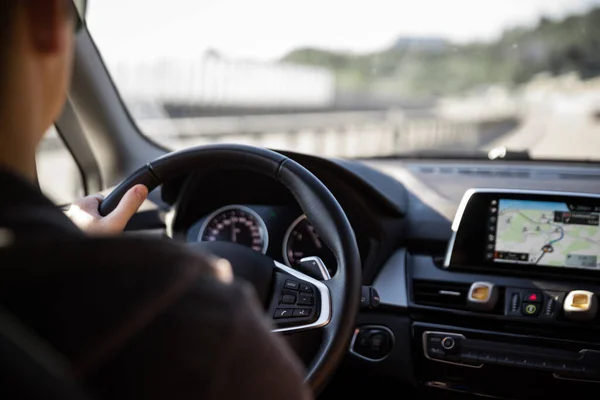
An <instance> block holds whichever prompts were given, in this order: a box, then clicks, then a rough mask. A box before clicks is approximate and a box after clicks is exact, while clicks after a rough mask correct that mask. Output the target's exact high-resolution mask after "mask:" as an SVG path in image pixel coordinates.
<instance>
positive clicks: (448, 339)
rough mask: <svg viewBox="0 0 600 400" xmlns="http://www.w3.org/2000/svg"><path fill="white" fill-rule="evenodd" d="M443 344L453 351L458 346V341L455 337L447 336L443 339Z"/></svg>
mask: <svg viewBox="0 0 600 400" xmlns="http://www.w3.org/2000/svg"><path fill="white" fill-rule="evenodd" d="M441 344H442V347H443V348H444V349H446V350H448V351H451V350H453V349H454V347H455V346H456V341H455V340H454V338H453V337H451V336H446V337H445V338H443V339H442V342H441Z"/></svg>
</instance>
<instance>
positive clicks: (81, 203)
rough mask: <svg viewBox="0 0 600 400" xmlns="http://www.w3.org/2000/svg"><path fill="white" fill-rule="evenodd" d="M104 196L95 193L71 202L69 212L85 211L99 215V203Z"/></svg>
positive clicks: (95, 215)
mask: <svg viewBox="0 0 600 400" xmlns="http://www.w3.org/2000/svg"><path fill="white" fill-rule="evenodd" d="M103 198H104V196H102V195H101V194H99V193H97V194H93V195H90V196H86V197H83V198H81V199H78V200H76V201H74V202H73V203H71V205H70V206H69V208H68V209H67V212H82V211H83V212H85V213H87V214H89V215H92V216H94V217H99V216H100V214H99V212H98V205H99V204H100V202H101V201H102V199H103Z"/></svg>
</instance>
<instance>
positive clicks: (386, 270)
mask: <svg viewBox="0 0 600 400" xmlns="http://www.w3.org/2000/svg"><path fill="white" fill-rule="evenodd" d="M286 155H287V156H289V157H291V158H293V159H295V160H296V161H298V162H300V163H301V164H302V165H304V166H305V167H306V168H308V169H309V170H311V172H313V173H314V174H315V175H316V176H317V177H318V178H319V179H320V180H321V181H322V182H323V183H324V184H325V185H326V186H327V187H328V188H329V189H330V190H331V191H332V193H333V194H334V196H335V197H336V198H337V199H338V201H339V202H340V204H341V205H342V207H343V208H344V210H345V211H346V213H347V215H348V218H349V220H350V222H351V224H352V227H353V229H354V231H355V233H356V237H357V241H358V244H359V248H360V253H361V259H362V262H363V284H364V285H369V286H372V287H373V288H374V289H376V290H377V291H378V292H379V295H380V299H381V303H380V306H379V307H378V308H377V309H374V310H363V311H362V312H361V314H360V315H359V319H358V321H357V331H356V332H357V334H358V335H360V332H361V329H363V328H364V329H366V328H369V329H376V330H377V329H379V328H381V329H379V331H381V332H383V331H386V329H387V330H389V331H390V332H391V333H392V335H393V338H394V340H393V342H394V346H393V347H392V348H391V349H389V354H388V355H386V356H384V357H379V358H378V359H377V361H373V360H369V357H359V356H360V354H358V355H359V356H356V354H357V353H356V352H354V353H351V354H352V355H351V356H350V357H349V359H348V360H347V362H346V364H347V366H348V367H349V368H356V369H357V370H358V371H360V372H358V374H359V376H362V374H363V371H369V372H370V373H371V374H379V373H380V374H382V375H385V376H392V377H394V378H395V379H397V380H398V381H399V382H409V383H411V384H413V385H415V386H416V387H434V388H435V389H446V390H452V391H460V392H466V393H472V394H473V393H475V394H482V395H486V396H498V397H507V398H535V397H548V396H552V395H558V394H564V395H568V394H569V393H572V392H573V391H580V390H585V388H586V387H587V386H588V385H593V383H589V382H590V381H591V382H597V381H600V375H599V374H598V373H597V370H596V367H597V366H598V365H597V361H596V359H595V357H596V354H597V352H600V341H599V340H598V339H597V338H598V337H599V336H598V335H599V334H600V316H598V315H596V316H594V317H593V318H590V317H589V314H588V317H587V318H588V319H586V317H585V316H583V317H582V315H583V314H586V313H585V312H578V311H569V310H568V307H567V309H565V302H567V303H569V304H567V305H571V306H573V308H575V309H577V308H579V309H586V310H587V309H595V310H596V311H598V301H597V296H598V295H600V274H597V273H596V272H595V271H592V269H593V268H592V267H591V264H592V261H591V257H587V258H586V257H579V256H582V255H583V256H586V255H589V254H579V253H580V252H581V249H579V250H572V249H569V250H566V249H565V251H564V252H563V253H564V255H565V258H566V257H568V256H569V254H571V255H575V256H577V257H576V258H577V259H578V260H579V261H577V262H584V263H585V264H586V265H588V264H589V266H587V267H585V268H556V267H542V266H541V265H538V266H537V267H539V270H535V267H536V266H535V265H523V264H518V263H515V265H516V266H515V265H511V264H505V263H499V262H494V263H489V262H488V261H490V260H486V259H485V257H486V250H487V249H488V246H490V245H494V246H496V244H497V243H496V240H494V243H491V242H485V238H486V236H487V235H484V233H487V234H488V235H489V232H491V229H492V227H491V226H490V217H493V216H494V215H492V214H490V210H489V208H490V206H491V205H492V203H491V201H494V200H495V201H498V202H499V201H500V199H503V198H510V197H511V196H514V195H517V194H518V193H519V192H522V191H524V190H542V191H546V192H547V191H555V192H574V193H581V195H580V196H579V197H581V198H589V197H593V196H588V195H589V194H598V192H600V169H598V168H597V166H595V165H586V164H568V163H535V162H514V161H495V162H489V161H466V160H462V161H437V160H435V161H434V160H401V159H397V160H392V159H388V160H361V161H352V160H335V159H323V158H319V157H313V156H308V155H302V154H295V153H286ZM214 172H215V171H211V173H206V174H200V173H198V174H194V175H192V176H187V177H184V178H183V179H181V180H179V181H177V182H172V183H170V184H167V185H164V186H163V188H162V189H163V198H164V199H165V201H166V202H168V203H170V204H174V206H175V209H176V212H175V216H174V218H173V221H172V230H173V236H174V237H179V238H180V239H183V240H189V241H194V240H198V236H199V234H200V232H201V230H202V226H203V224H205V223H207V219H209V218H208V217H209V216H210V214H211V213H214V212H215V211H216V210H218V209H220V208H222V207H226V206H230V205H240V206H243V207H247V208H249V209H251V210H252V211H254V212H255V213H256V214H258V215H259V216H260V218H261V219H262V220H263V221H264V225H265V228H266V230H267V231H268V239H269V240H268V241H269V243H268V246H267V249H266V252H267V254H268V255H269V256H271V257H273V258H274V259H277V260H279V261H281V262H285V253H284V242H285V240H286V237H287V239H288V240H289V239H290V237H291V236H292V234H291V233H290V226H292V225H293V224H294V223H295V222H296V223H299V222H298V221H302V218H301V217H302V215H303V213H302V210H301V209H300V208H299V207H298V205H297V204H296V203H295V201H294V199H293V198H292V197H291V196H290V194H289V193H288V192H287V190H286V189H285V188H284V187H281V185H279V184H278V183H277V182H274V181H272V180H269V179H267V178H265V177H263V176H258V175H256V174H253V173H250V172H247V171H234V170H223V171H218V172H219V173H214ZM489 187H493V188H498V189H500V190H498V191H499V192H502V196H496V198H495V199H489V201H490V203H486V205H485V207H484V213H483V214H480V215H479V217H478V218H474V219H472V220H471V222H469V223H468V225H472V224H477V223H479V221H478V220H481V221H483V222H482V224H481V225H480V228H479V229H480V231H475V230H472V231H471V233H468V231H467V233H468V234H467V235H466V239H465V240H464V241H463V244H464V245H465V246H463V247H464V248H466V249H467V252H469V251H471V252H473V254H475V252H476V253H477V257H478V258H477V259H475V258H473V259H472V260H471V261H472V262H471V264H470V265H469V263H466V264H465V263H461V262H456V263H454V262H452V263H446V265H445V258H446V254H447V250H448V249H449V248H450V249H451V248H452V247H453V246H454V244H453V243H452V238H453V236H454V235H455V234H456V232H455V230H453V228H452V225H453V220H454V216H455V215H456V213H457V211H458V210H459V205H460V202H461V198H462V197H463V195H464V194H465V192H467V191H468V190H469V189H472V188H477V189H481V188H489ZM496 190H497V189H496ZM561 195H565V194H564V193H562V194H561ZM518 200H528V199H523V198H521V199H518ZM529 200H533V201H542V200H543V199H539V198H535V199H534V198H531V199H529ZM558 200H561V201H560V202H561V203H564V204H566V207H567V208H569V204H570V203H573V205H574V206H578V205H579V206H581V205H583V206H587V205H588V204H587V201H581V200H580V199H578V200H577V201H573V202H569V201H564V200H563V199H558ZM553 201H554V202H556V201H557V199H556V198H555V199H553ZM498 205H499V204H498ZM590 205H592V204H590ZM599 205H600V204H599ZM592 206H593V205H592ZM551 211H552V215H553V216H554V211H559V212H561V213H566V212H567V211H566V210H551ZM570 211H571V210H570ZM591 213H593V211H591ZM495 217H496V218H497V217H498V215H495ZM540 217H541V215H540ZM561 217H564V215H563V214H561ZM594 218H595V217H594ZM547 220H549V218H545V219H544V221H545V222H546V225H551V226H552V224H553V223H554V222H557V221H554V220H553V221H551V223H550V224H548V223H547V222H548V221H547ZM594 221H595V219H594ZM467 222H468V221H467ZM537 222H541V221H537ZM567 224H568V222H567ZM554 225H557V224H554ZM473 226H475V225H473ZM536 226H537V225H533V226H532V227H528V229H529V228H531V229H533V231H534V232H536ZM562 227H563V228H564V224H563V226H562ZM493 228H494V230H495V232H497V229H498V226H496V225H494V227H493ZM522 228H523V227H521V229H522ZM546 228H547V226H544V225H542V226H540V231H541V232H542V233H544V234H547V235H549V236H547V237H548V238H549V241H548V242H546V243H542V244H541V246H539V247H540V251H543V248H544V246H545V245H547V244H549V243H550V242H552V241H554V240H555V239H558V238H560V237H561V235H560V232H554V229H555V228H556V227H554V226H553V229H552V231H548V232H546ZM486 229H487V230H488V232H485V230H486ZM559 231H560V229H559ZM229 234H231V232H229ZM554 236H556V237H554ZM592 236H593V235H592ZM590 238H591V239H593V237H590ZM455 241H456V239H455ZM561 241H563V240H561ZM555 243H556V242H552V243H551V245H552V246H556V245H555ZM565 243H566V242H564V243H560V245H562V244H565ZM535 245H537V244H535ZM579 247H581V246H579ZM496 250H498V251H506V254H503V257H504V256H507V257H508V258H509V259H510V258H512V257H518V256H522V253H523V252H521V251H515V252H513V253H517V254H510V253H511V252H510V251H507V250H510V249H499V248H498V249H496V247H494V252H495V251H496ZM519 253H521V254H519ZM303 254H304V253H303ZM556 254H558V253H556ZM556 254H555V255H556ZM532 255H533V252H527V256H528V257H529V256H532ZM538 256H539V255H538ZM546 257H547V255H544V258H546ZM532 259H535V258H534V257H533V256H532ZM457 260H458V259H457ZM582 260H583V261H582ZM288 261H289V260H288ZM565 261H566V260H565ZM573 262H576V261H573ZM524 267H527V268H528V269H524ZM534 270H535V271H534ZM474 285H475V286H474ZM572 292H579V293H575V294H574V295H573V296H571V297H570V298H569V297H568V296H569V294H571V293H572ZM473 294H475V295H476V296H475V297H474V299H475V300H477V297H479V300H480V303H479V304H475V303H477V302H473V301H470V300H469V299H470V297H469V296H470V295H473ZM488 295H489V298H491V299H494V304H493V306H490V305H489V304H488V305H486V304H485V303H486V301H484V300H487V299H488ZM532 295H533V297H532ZM594 299H596V300H594ZM567 300H568V301H567ZM594 304H595V305H594ZM588 306H589V307H588ZM586 307H587V308H586ZM547 310H550V311H547ZM548 313H549V314H548ZM575 314H579V315H575ZM378 327H379V328H378ZM384 328H385V329H384ZM440 335H441V336H440ZM446 337H450V338H451V339H452V340H450V341H446V342H445V343H454V345H453V346H454V347H452V349H450V350H448V349H445V348H443V346H442V345H441V343H442V341H443V340H444V339H445V338H446ZM357 338H358V336H357V337H355V339H357ZM356 341H357V340H356ZM517 344H518V345H520V346H522V347H517ZM440 346H442V347H440ZM511 346H512V347H513V348H514V349H517V348H518V349H519V350H521V352H522V353H523V354H528V355H529V356H530V358H531V360H529V359H527V360H525V359H523V360H517V359H515V358H511V356H516V355H518V354H512V353H511V354H506V349H507V348H510V347H511ZM463 352H464V354H463ZM509 353H510V352H509ZM542 354H546V355H547V356H548V357H546V356H542ZM463 356H464V357H463ZM507 356H508V359H506V357H507ZM469 357H470V358H469ZM473 357H476V358H475V360H474V359H473ZM479 357H481V360H480V358H479ZM501 357H502V358H503V361H502V360H500V361H499V359H500V358H501ZM561 360H562V361H565V360H568V362H567V363H566V364H565V363H562V364H561V363H559V361H561ZM463 361H464V362H463ZM583 361H585V362H583ZM465 364H466V365H465ZM473 366H477V367H478V368H473ZM561 369H562V370H561ZM498 376H502V377H503V379H498ZM509 381H510V382H513V383H514V384H515V385H513V386H511V385H507V384H506V383H507V382H509ZM532 381H535V382H537V384H536V385H530V384H528V383H530V382H532ZM516 386H519V387H523V388H524V389H523V390H521V389H520V388H519V390H517V389H515V387H516Z"/></svg>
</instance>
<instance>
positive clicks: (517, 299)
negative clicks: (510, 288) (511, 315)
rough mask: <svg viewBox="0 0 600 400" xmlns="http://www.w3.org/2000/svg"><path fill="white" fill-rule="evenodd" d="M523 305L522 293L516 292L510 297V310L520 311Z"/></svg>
mask: <svg viewBox="0 0 600 400" xmlns="http://www.w3.org/2000/svg"><path fill="white" fill-rule="evenodd" d="M520 305H521V293H519V292H515V293H513V294H512V296H511V297H510V311H512V312H518V311H519V306H520Z"/></svg>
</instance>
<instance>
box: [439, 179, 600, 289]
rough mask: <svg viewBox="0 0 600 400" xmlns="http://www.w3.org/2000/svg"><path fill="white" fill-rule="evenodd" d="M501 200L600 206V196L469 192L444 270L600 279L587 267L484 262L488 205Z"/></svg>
mask: <svg viewBox="0 0 600 400" xmlns="http://www.w3.org/2000/svg"><path fill="white" fill-rule="evenodd" d="M500 199H508V200H529V201H551V202H563V203H567V204H570V203H574V204H579V205H583V206H591V207H597V206H600V195H595V194H587V193H567V192H547V191H535V190H527V191H513V190H499V189H471V190H469V191H468V192H467V193H466V194H465V196H464V197H463V200H462V202H461V205H460V206H459V209H458V212H457V214H456V218H455V220H454V223H453V225H452V230H453V231H454V233H453V236H452V239H451V242H450V245H449V246H448V253H447V254H446V259H445V261H444V267H445V268H449V269H476V270H479V271H510V272H513V273H515V274H519V275H534V274H543V275H561V276H563V277H564V275H565V273H571V274H572V273H573V272H576V275H577V276H591V277H595V278H600V269H596V270H594V269H590V268H586V267H555V266H543V265H528V264H521V263H498V262H494V260H486V257H485V252H486V245H487V244H488V241H487V236H488V233H489V232H488V227H489V224H488V221H489V217H490V210H489V206H490V203H491V202H492V200H496V201H498V202H499V200H500Z"/></svg>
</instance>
